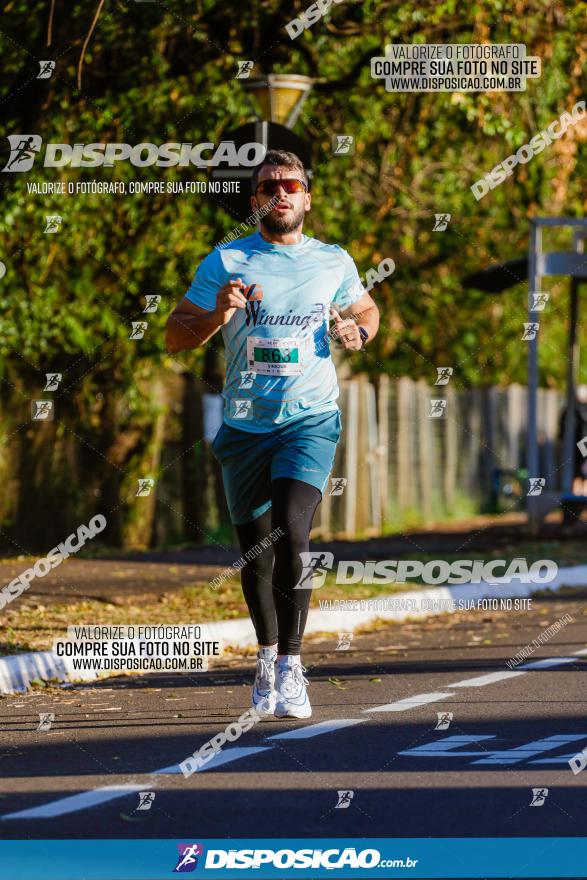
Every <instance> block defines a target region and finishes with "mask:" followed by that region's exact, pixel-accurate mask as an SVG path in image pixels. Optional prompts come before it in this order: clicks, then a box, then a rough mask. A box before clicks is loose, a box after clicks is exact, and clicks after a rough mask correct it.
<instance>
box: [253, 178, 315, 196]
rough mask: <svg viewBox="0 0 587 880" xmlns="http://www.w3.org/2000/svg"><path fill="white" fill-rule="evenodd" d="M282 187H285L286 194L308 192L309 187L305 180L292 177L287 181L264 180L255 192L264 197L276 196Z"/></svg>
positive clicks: (280, 179)
mask: <svg viewBox="0 0 587 880" xmlns="http://www.w3.org/2000/svg"><path fill="white" fill-rule="evenodd" d="M280 187H283V188H284V190H285V191H286V193H290V194H292V193H299V192H307V191H308V187H307V186H306V184H305V183H304V181H303V180H298V179H297V178H295V177H292V178H286V179H285V180H284V179H282V178H279V179H278V180H262V181H261V183H258V184H257V186H256V188H255V192H256V193H258V192H260V193H261V194H262V195H264V196H274V195H276V193H277V190H278V189H279V188H280Z"/></svg>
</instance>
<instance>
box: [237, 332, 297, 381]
mask: <svg viewBox="0 0 587 880" xmlns="http://www.w3.org/2000/svg"><path fill="white" fill-rule="evenodd" d="M305 342H306V341H305V340H304V339H301V338H300V337H299V336H282V337H281V338H280V339H269V338H267V337H266V336H249V337H248V338H247V363H248V368H249V370H254V371H255V373H261V374H262V375H265V376H299V375H301V373H302V372H303V369H304V355H305V347H306V346H305Z"/></svg>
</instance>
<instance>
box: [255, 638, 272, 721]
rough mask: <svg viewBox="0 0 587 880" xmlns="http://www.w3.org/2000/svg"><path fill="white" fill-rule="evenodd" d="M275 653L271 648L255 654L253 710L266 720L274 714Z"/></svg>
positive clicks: (262, 649) (260, 649) (260, 650)
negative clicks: (255, 670)
mask: <svg viewBox="0 0 587 880" xmlns="http://www.w3.org/2000/svg"><path fill="white" fill-rule="evenodd" d="M276 659H277V651H274V650H272V649H271V648H259V652H258V654H257V672H256V675H255V684H254V685H253V698H252V701H251V702H252V706H253V709H255V710H256V712H257V713H258V714H259V715H263V716H267V717H268V718H269V717H270V716H272V715H273V713H274V712H275V702H276V694H275V660H276Z"/></svg>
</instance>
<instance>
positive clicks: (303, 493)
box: [235, 477, 321, 654]
mask: <svg viewBox="0 0 587 880" xmlns="http://www.w3.org/2000/svg"><path fill="white" fill-rule="evenodd" d="M320 501H321V495H320V492H319V490H318V489H316V488H315V487H314V486H310V484H309V483H304V482H302V481H301V480H290V479H285V478H281V477H280V478H279V479H276V480H273V482H272V484H271V502H272V503H271V508H270V510H268V511H266V513H264V514H263V515H262V516H260V517H258V519H255V520H253V521H252V522H249V523H245V525H240V526H235V528H236V532H237V535H238V540H239V544H240V549H241V553H242V556H243V558H244V557H245V554H246V553H247V552H248V551H250V550H253V548H255V550H254V551H253V553H254V554H255V556H254V558H252V559H251V560H250V561H249V562H246V564H245V565H244V566H243V568H242V569H241V582H242V587H243V593H244V597H245V601H246V603H247V607H248V609H249V614H250V615H251V620H252V621H253V625H254V627H255V632H256V634H257V641H258V642H259V644H260V645H274V644H275V643H277V650H278V653H279V654H299V653H300V651H301V645H302V636H303V634H304V628H305V626H306V619H307V617H308V608H309V606H310V596H311V594H312V590H308V589H304V590H294V586H295V585H296V584H297V583H298V581H299V579H300V576H301V574H302V562H301V559H300V553H303V552H307V551H308V549H309V542H310V538H309V535H310V529H311V527H312V519H313V518H314V513H315V512H316V508H317V507H318V505H319V503H320ZM278 528H279V529H281V531H282V532H283V535H281V536H280V537H277V536H275V540H273V541H272V542H271V545H270V546H269V547H267V549H264V550H263V549H261V552H260V553H258V555H257V552H258V550H259V549H260V548H259V547H256V545H258V544H259V542H260V541H262V540H263V538H267V537H268V535H269V533H270V532H272V531H275V530H276V529H278ZM278 534H279V533H278Z"/></svg>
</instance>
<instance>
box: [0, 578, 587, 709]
mask: <svg viewBox="0 0 587 880" xmlns="http://www.w3.org/2000/svg"><path fill="white" fill-rule="evenodd" d="M563 586H566V587H587V565H574V566H570V567H568V568H560V569H559V570H558V573H557V575H556V577H555V578H554V579H553V580H552V581H551V582H550V583H549V584H535V583H526V582H524V581H522V580H520V579H519V578H515V579H514V580H512V581H511V582H510V583H507V584H498V585H492V584H488V583H486V582H484V581H482V582H481V583H480V584H463V585H457V586H453V587H430V588H428V589H426V590H410V591H409V592H405V593H392V594H390V595H387V596H378V597H373V598H371V599H360V600H357V601H358V602H359V604H360V606H361V605H364V606H365V608H362V607H359V608H346V609H345V608H342V609H341V608H340V605H339V607H338V608H335V609H334V610H333V609H324V608H314V609H313V610H311V611H310V612H309V614H308V621H307V624H306V630H305V632H306V634H310V633H317V632H328V633H336V632H353V631H354V630H355V629H357V628H358V627H360V626H364V625H365V624H366V623H370V622H371V621H374V620H388V621H396V622H398V623H401V622H402V621H404V620H407V619H422V618H425V617H434V616H435V615H437V614H447V613H448V614H452V613H454V612H455V611H458V610H461V609H459V608H453V609H452V610H451V609H450V608H448V607H447V606H449V605H450V604H452V603H453V602H454V603H457V602H458V601H459V600H460V601H464V602H467V601H469V602H470V601H471V600H479V599H522V598H527V597H528V596H531V595H532V593H536V592H538V591H540V590H543V589H545V588H547V589H550V590H559V589H560V588H561V587H563ZM331 601H332V602H333V603H334V602H336V601H337V600H331ZM338 601H339V602H340V601H341V600H338ZM342 601H345V602H348V601H349V600H342ZM369 603H371V607H369ZM394 606H395V607H394ZM206 632H207V634H208V633H209V637H210V638H211V639H219V640H221V641H222V642H223V643H224V645H231V646H233V647H237V648H245V647H250V646H252V645H255V644H256V643H257V639H256V636H255V631H254V629H253V624H252V623H251V621H250V620H249V619H248V618H244V617H243V618H239V619H238V620H221V621H216V622H213V623H206ZM133 674H135V675H136V674H138V675H140V674H141V673H133ZM180 674H181V673H180ZM111 677H112V676H110V675H107V674H105V673H101V674H97V673H95V672H92V671H90V670H84V671H83V672H82V671H80V670H74V669H73V661H72V658H71V657H58V656H57V655H56V654H54V653H53V651H29V652H27V653H23V654H12V655H10V656H8V657H2V658H0V694H14V693H23V692H26V691H27V690H28V687H29V685H30V683H31V681H32V680H33V679H41V680H42V681H48V680H49V679H58V680H59V681H60V682H80V681H82V682H91V681H102V680H104V679H107V678H111Z"/></svg>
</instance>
